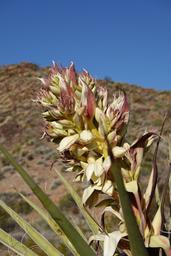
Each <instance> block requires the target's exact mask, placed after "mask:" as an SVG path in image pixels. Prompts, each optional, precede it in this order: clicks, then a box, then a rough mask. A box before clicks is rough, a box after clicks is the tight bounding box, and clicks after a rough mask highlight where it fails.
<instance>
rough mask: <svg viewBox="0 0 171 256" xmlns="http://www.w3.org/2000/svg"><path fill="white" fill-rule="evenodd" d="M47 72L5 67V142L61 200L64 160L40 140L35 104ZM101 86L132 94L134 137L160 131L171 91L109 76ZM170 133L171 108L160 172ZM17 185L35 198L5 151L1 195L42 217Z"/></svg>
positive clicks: (1, 117)
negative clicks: (55, 164) (57, 170)
mask: <svg viewBox="0 0 171 256" xmlns="http://www.w3.org/2000/svg"><path fill="white" fill-rule="evenodd" d="M47 74H48V68H40V67H38V66H37V65H35V64H31V63H21V64H18V65H9V66H3V67H0V142H1V143H3V144H4V145H5V146H6V147H7V148H8V149H9V151H10V152H11V153H13V155H14V156H15V158H16V159H17V160H18V161H19V163H21V164H22V165H23V166H24V167H25V168H26V169H27V170H28V172H29V173H30V174H31V175H32V176H33V177H34V179H35V180H36V181H37V182H38V183H39V184H40V185H41V186H42V188H43V189H44V190H45V191H46V192H47V193H48V194H49V195H51V197H52V198H53V200H54V201H55V202H59V201H60V202H61V200H62V199H61V198H63V195H64V193H65V190H64V188H63V186H62V185H61V184H60V182H59V181H58V179H57V177H56V175H55V174H54V173H53V172H52V171H51V170H50V167H51V164H52V163H53V162H54V161H56V160H57V161H58V168H63V165H62V163H61V162H60V159H59V158H58V155H57V152H56V149H55V146H54V145H53V144H52V143H50V142H48V141H46V140H42V139H40V138H41V136H42V132H43V131H42V127H43V122H42V118H41V115H40V113H41V110H40V108H39V107H38V106H37V105H36V104H35V103H34V102H33V99H34V98H35V97H36V93H37V92H38V91H39V89H40V87H41V82H40V81H39V80H38V79H37V78H38V77H42V76H43V77H44V76H47ZM98 84H99V85H101V86H107V88H108V90H109V91H110V93H111V94H112V92H113V91H114V90H115V89H118V88H120V89H124V90H125V92H126V93H127V95H128V100H129V103H130V109H131V117H130V125H129V129H128V139H129V140H130V141H132V140H133V139H135V138H136V137H137V136H138V135H141V134H142V133H143V132H144V131H145V130H151V129H153V130H157V131H159V130H160V127H161V124H162V120H163V117H164V114H165V112H166V111H167V110H170V109H171V91H155V90H153V89H145V88H141V87H138V86H135V85H130V84H121V83H115V82H112V81H110V80H108V79H106V80H99V81H98ZM169 133H170V134H171V112H170V113H169V114H168V118H167V122H166V125H165V132H164V135H163V138H162V142H161V145H160V152H159V154H158V165H159V172H160V174H162V173H163V172H164V169H165V168H167V159H168V149H167V142H168V134H169ZM151 158H152V155H151V154H150V155H148V157H147V158H146V162H145V163H144V175H146V174H147V173H148V172H149V169H150V167H151V163H150V160H151ZM161 182H164V176H163V175H161ZM15 189H17V190H19V191H22V192H25V193H26V194H27V195H28V196H30V197H32V194H31V192H30V191H29V190H28V189H27V188H26V185H25V184H24V183H23V181H22V180H21V178H20V177H19V176H18V175H17V174H16V173H15V170H14V169H13V168H12V167H11V166H10V165H9V164H8V163H7V162H6V160H5V159H4V158H3V156H2V155H0V194H1V196H0V197H1V198H3V199H4V200H5V201H6V202H7V203H9V204H13V203H14V201H15V202H16V204H15V208H16V209H18V208H17V207H19V211H20V212H22V213H23V214H25V215H26V218H29V219H30V218H31V219H32V220H33V219H36V215H34V213H32V212H31V210H30V209H28V207H27V206H26V205H25V204H24V203H23V202H22V201H21V200H20V199H19V198H18V196H17V193H16V191H15ZM15 199H16V200H15ZM62 203H63V201H62ZM0 215H1V218H0V221H1V220H2V221H3V223H4V219H6V220H7V223H6V226H5V228H6V229H7V230H8V229H10V232H14V231H16V228H15V227H14V226H13V225H12V226H10V225H8V224H9V223H10V221H9V219H7V217H6V216H5V218H4V217H3V216H4V213H3V214H2V213H1V212H0ZM17 232H18V229H17ZM0 250H1V249H0ZM2 250H3V249H2ZM0 255H1V254H0ZM2 255H8V254H2Z"/></svg>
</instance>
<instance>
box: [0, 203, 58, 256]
mask: <svg viewBox="0 0 171 256" xmlns="http://www.w3.org/2000/svg"><path fill="white" fill-rule="evenodd" d="M0 206H1V207H2V208H3V209H4V210H5V211H6V212H7V213H8V214H9V215H10V216H11V218H12V219H14V220H15V221H16V222H17V224H18V225H19V226H20V227H21V228H22V229H23V230H24V231H25V232H26V233H27V234H28V235H29V236H30V238H31V239H32V240H33V241H34V242H35V243H36V244H37V245H38V246H39V247H40V248H41V249H42V250H43V251H44V252H45V253H46V254H47V255H48V256H54V255H56V256H57V255H59V256H62V254H61V253H60V252H59V251H58V250H57V249H56V248H55V247H54V246H53V245H52V244H51V243H50V242H49V241H48V240H47V239H46V238H45V237H44V236H42V235H41V234H40V233H39V232H38V231H37V230H36V229H35V228H33V227H32V226H31V225H30V224H29V223H28V222H27V221H25V220H24V219H23V218H22V217H20V215H18V214H17V213H16V212H15V211H13V210H12V209H11V208H10V207H8V206H7V205H6V204H5V203H4V202H3V201H2V200H0Z"/></svg>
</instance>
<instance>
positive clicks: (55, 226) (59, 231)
mask: <svg viewBox="0 0 171 256" xmlns="http://www.w3.org/2000/svg"><path fill="white" fill-rule="evenodd" d="M19 194H20V196H21V197H22V198H23V199H24V200H25V201H26V202H27V203H28V204H29V205H30V206H31V207H32V208H33V209H34V210H35V211H36V212H37V213H38V214H39V215H40V216H41V217H42V218H43V219H44V220H45V221H46V223H47V224H48V225H49V227H50V228H51V229H52V230H53V231H54V232H55V233H56V234H57V236H58V237H59V238H60V240H61V241H62V242H63V243H64V244H65V245H66V247H68V249H69V250H70V251H71V252H72V253H73V254H74V255H78V254H77V252H76V250H75V249H74V247H73V245H72V244H71V242H70V240H69V239H68V238H67V237H66V235H65V234H64V232H63V230H62V229H61V228H60V226H59V225H58V224H57V223H56V222H55V221H54V220H53V219H52V217H51V216H50V215H49V213H48V212H47V211H46V210H44V209H42V208H41V207H39V206H38V205H36V204H34V203H33V202H32V201H30V200H29V199H28V198H27V197H25V196H24V195H23V194H21V193H19Z"/></svg>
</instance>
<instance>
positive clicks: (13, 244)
mask: <svg viewBox="0 0 171 256" xmlns="http://www.w3.org/2000/svg"><path fill="white" fill-rule="evenodd" d="M0 242H1V243H2V244H4V245H5V246H7V247H8V248H9V249H11V250H12V251H14V252H15V253H17V254H18V255H20V256H39V255H38V254H36V253H35V252H33V251H32V250H30V249H29V248H28V247H27V246H25V245H24V244H22V243H21V242H19V241H17V240H16V239H15V238H14V237H12V236H11V235H9V234H8V233H7V232H5V231H4V230H2V229H0Z"/></svg>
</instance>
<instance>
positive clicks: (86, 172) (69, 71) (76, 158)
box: [37, 63, 169, 256]
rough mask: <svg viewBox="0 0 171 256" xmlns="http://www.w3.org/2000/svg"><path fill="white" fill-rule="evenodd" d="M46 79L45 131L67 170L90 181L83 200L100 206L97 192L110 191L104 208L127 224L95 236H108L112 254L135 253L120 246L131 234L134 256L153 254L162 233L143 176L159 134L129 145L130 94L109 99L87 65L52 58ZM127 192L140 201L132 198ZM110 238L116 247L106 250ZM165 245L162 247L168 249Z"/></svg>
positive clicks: (41, 99) (42, 100) (40, 98)
mask: <svg viewBox="0 0 171 256" xmlns="http://www.w3.org/2000/svg"><path fill="white" fill-rule="evenodd" d="M41 81H42V83H43V88H42V90H41V91H40V93H39V95H38V97H37V102H38V103H40V104H41V105H42V106H43V107H44V109H45V111H44V112H43V117H44V119H45V128H44V129H45V133H46V135H47V136H49V137H50V138H51V140H52V141H53V142H54V143H57V145H58V146H57V149H58V151H59V152H60V154H61V157H62V159H63V161H64V162H67V163H68V164H69V168H68V169H67V170H68V171H74V172H75V173H76V177H75V180H77V181H86V182H87V184H88V185H87V187H86V189H85V190H84V192H83V198H82V201H83V204H84V205H85V206H86V205H89V206H90V207H94V206H95V205H98V195H105V196H107V200H104V201H105V204H106V209H104V212H105V211H106V210H107V209H110V211H112V212H114V214H115V215H116V216H117V217H118V216H119V219H120V220H121V222H122V224H124V225H125V224H126V230H124V231H121V230H120V229H119V230H118V231H117V232H116V231H114V232H113V233H111V234H110V233H108V232H107V233H108V234H107V236H106V232H103V231H102V232H101V234H98V236H94V237H92V238H91V240H93V239H95V240H99V239H101V240H104V255H108V256H110V255H111V256H112V255H113V254H114V253H115V251H116V248H118V249H119V250H120V251H124V252H125V253H126V254H127V252H128V251H129V252H128V255H130V248H129V245H128V250H127V251H126V250H122V248H120V247H119V242H120V241H122V239H123V237H127V236H128V237H129V240H130V247H131V253H132V255H133V256H137V255H142V256H144V255H145V256H146V255H148V253H147V250H146V248H145V247H150V246H152V247H155V246H156V247H160V246H158V244H156V245H155V242H153V243H150V239H151V241H152V240H153V241H154V240H155V239H153V238H154V236H153V235H159V233H155V232H154V230H155V224H154V223H155V220H154V221H153V222H154V223H152V222H150V221H149V219H148V216H147V215H146V212H147V208H148V203H149V200H151V199H150V195H152V190H151V183H149V184H150V185H149V186H148V187H147V193H146V194H145V195H141V193H139V190H140V188H139V184H138V177H139V173H140V170H141V164H142V160H143V156H144V153H145V151H146V150H147V149H148V148H149V147H150V145H151V144H152V143H153V141H154V140H155V138H156V137H157V136H156V134H155V133H154V132H147V133H144V134H143V135H142V136H141V137H140V138H139V139H137V140H136V141H135V142H133V143H132V144H128V143H127V142H126V141H125V134H126V130H127V125H128V121H129V107H128V101H127V97H126V94H125V93H124V92H122V91H120V92H116V93H114V95H113V98H112V100H110V97H109V95H108V92H107V89H106V88H99V87H98V86H97V83H96V81H95V79H94V78H93V77H92V76H91V75H90V74H89V73H88V72H87V71H86V70H84V71H83V72H82V73H77V72H76V71H75V68H74V65H73V63H71V65H70V66H69V67H67V68H61V67H59V66H57V65H56V64H54V63H53V66H52V68H51V70H50V74H49V76H48V78H46V79H44V78H43V79H41ZM128 193H131V194H132V195H133V197H134V199H135V200H131V201H130V200H129V196H128ZM143 196H144V197H143ZM111 200H112V201H113V202H115V203H117V205H118V209H117V210H115V209H113V208H112V204H109V203H108V202H109V201H110V202H111ZM142 201H143V202H144V201H145V205H143V204H142ZM156 214H157V213H156ZM103 215H104V213H103ZM159 215H160V214H159ZM149 223H150V224H149ZM153 224H154V225H153ZM101 230H103V227H101ZM155 238H156V237H155ZM160 238H161V237H159V240H160ZM157 239H158V238H157ZM161 239H163V237H162V238H161ZM165 242H166V241H165ZM109 243H110V244H111V250H110V251H106V250H107V249H106V248H107V247H106V246H108V244H109ZM114 244H115V246H114ZM161 244H162V243H160V245H161ZM166 244H167V246H165V245H163V246H164V247H165V248H168V246H169V244H168V243H167V242H166Z"/></svg>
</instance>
